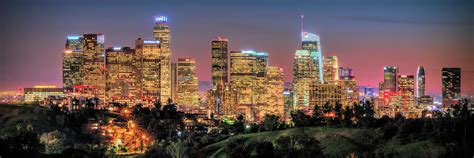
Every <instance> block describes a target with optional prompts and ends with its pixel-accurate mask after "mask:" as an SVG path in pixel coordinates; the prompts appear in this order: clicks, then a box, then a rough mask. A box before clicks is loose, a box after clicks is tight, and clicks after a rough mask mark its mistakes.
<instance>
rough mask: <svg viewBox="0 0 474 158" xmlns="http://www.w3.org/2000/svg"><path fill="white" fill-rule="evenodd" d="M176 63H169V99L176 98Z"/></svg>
mask: <svg viewBox="0 0 474 158" xmlns="http://www.w3.org/2000/svg"><path fill="white" fill-rule="evenodd" d="M177 90H178V63H171V99H172V100H174V101H176V100H177V99H178V94H177V93H178V92H177Z"/></svg>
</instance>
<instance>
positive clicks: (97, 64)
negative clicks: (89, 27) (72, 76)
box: [82, 34, 105, 101]
mask: <svg viewBox="0 0 474 158" xmlns="http://www.w3.org/2000/svg"><path fill="white" fill-rule="evenodd" d="M104 38H105V37H104V35H102V34H84V47H83V60H84V62H83V63H84V64H83V66H82V75H83V79H82V82H83V85H84V86H91V87H94V88H93V89H92V90H93V92H91V93H92V94H94V96H95V97H97V98H99V99H100V100H101V101H104V100H105V47H104Z"/></svg>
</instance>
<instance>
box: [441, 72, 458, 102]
mask: <svg viewBox="0 0 474 158" xmlns="http://www.w3.org/2000/svg"><path fill="white" fill-rule="evenodd" d="M441 82H442V93H443V107H450V106H451V105H452V104H456V103H458V101H459V98H460V97H461V68H443V69H442V70H441Z"/></svg>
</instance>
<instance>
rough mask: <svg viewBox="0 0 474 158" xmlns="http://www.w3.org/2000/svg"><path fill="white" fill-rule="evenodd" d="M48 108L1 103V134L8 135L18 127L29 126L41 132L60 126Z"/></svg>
mask: <svg viewBox="0 0 474 158" xmlns="http://www.w3.org/2000/svg"><path fill="white" fill-rule="evenodd" d="M53 119H54V118H52V117H51V116H50V115H48V111H47V109H46V108H43V107H39V106H31V105H0V136H7V135H10V134H12V133H13V132H16V131H17V128H27V126H28V125H30V126H31V127H32V128H33V130H35V131H39V132H40V133H43V132H47V131H51V130H54V129H55V127H58V126H57V124H56V120H53Z"/></svg>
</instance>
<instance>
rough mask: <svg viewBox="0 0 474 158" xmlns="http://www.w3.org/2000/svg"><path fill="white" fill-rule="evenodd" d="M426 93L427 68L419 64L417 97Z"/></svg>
mask: <svg viewBox="0 0 474 158" xmlns="http://www.w3.org/2000/svg"><path fill="white" fill-rule="evenodd" d="M423 95H425V69H424V68H423V66H419V67H418V70H417V72H416V97H417V98H419V97H421V96H423Z"/></svg>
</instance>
